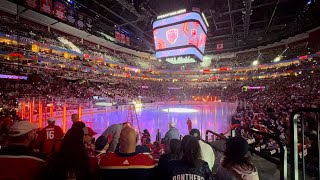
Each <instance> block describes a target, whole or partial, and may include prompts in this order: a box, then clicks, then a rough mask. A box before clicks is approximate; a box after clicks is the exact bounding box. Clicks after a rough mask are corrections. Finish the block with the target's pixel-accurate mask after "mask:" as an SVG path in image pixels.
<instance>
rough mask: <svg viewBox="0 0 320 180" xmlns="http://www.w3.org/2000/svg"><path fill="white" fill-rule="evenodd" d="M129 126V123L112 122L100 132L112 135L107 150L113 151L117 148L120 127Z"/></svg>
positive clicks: (104, 134)
mask: <svg viewBox="0 0 320 180" xmlns="http://www.w3.org/2000/svg"><path fill="white" fill-rule="evenodd" d="M127 126H130V123H128V122H125V123H119V124H113V125H111V126H109V127H108V128H107V129H106V130H105V131H104V132H103V133H102V134H101V136H109V135H111V136H112V141H111V143H110V146H109V149H108V151H110V152H114V151H115V150H116V148H117V145H118V142H119V137H120V133H121V129H122V128H124V127H127Z"/></svg>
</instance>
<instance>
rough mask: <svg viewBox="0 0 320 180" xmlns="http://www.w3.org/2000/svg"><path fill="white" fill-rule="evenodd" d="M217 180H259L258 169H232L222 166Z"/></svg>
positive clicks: (237, 166) (236, 167)
mask: <svg viewBox="0 0 320 180" xmlns="http://www.w3.org/2000/svg"><path fill="white" fill-rule="evenodd" d="M215 177H216V180H259V175H258V171H257V169H256V168H254V169H251V168H249V167H242V166H239V165H235V166H233V167H232V168H230V169H227V168H224V167H222V166H220V167H219V168H218V169H217V173H216V176H215Z"/></svg>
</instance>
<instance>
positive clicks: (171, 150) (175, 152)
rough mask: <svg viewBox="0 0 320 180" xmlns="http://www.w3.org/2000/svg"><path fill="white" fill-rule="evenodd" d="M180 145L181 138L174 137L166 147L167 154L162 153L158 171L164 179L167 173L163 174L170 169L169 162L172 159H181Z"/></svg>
mask: <svg viewBox="0 0 320 180" xmlns="http://www.w3.org/2000/svg"><path fill="white" fill-rule="evenodd" d="M180 145H181V141H180V140H179V139H172V140H171V141H170V143H169V146H168V147H167V148H166V152H165V154H162V155H161V156H160V159H159V163H158V172H159V177H161V178H160V179H163V178H164V177H165V175H164V174H163V173H164V172H166V170H167V169H168V162H169V161H171V160H177V159H180Z"/></svg>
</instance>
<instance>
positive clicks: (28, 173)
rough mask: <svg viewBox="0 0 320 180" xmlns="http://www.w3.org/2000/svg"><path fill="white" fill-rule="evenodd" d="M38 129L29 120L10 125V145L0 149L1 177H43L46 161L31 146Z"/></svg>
mask: <svg viewBox="0 0 320 180" xmlns="http://www.w3.org/2000/svg"><path fill="white" fill-rule="evenodd" d="M37 129H38V127H37V126H36V125H34V124H32V123H30V122H28V121H19V122H16V123H14V124H13V125H12V126H11V127H10V129H9V132H8V134H9V143H8V147H5V148H3V149H1V151H0V169H1V173H0V179H43V175H44V174H43V172H44V171H43V170H44V165H45V164H44V161H43V160H42V159H39V158H37V157H36V155H35V153H34V152H33V151H32V148H31V147H30V146H31V143H32V142H33V141H34V139H35V136H36V130H37Z"/></svg>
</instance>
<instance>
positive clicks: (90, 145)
mask: <svg viewBox="0 0 320 180" xmlns="http://www.w3.org/2000/svg"><path fill="white" fill-rule="evenodd" d="M83 133H84V137H83V140H84V145H85V147H86V149H87V151H88V152H93V151H94V150H95V145H94V139H93V136H94V135H96V134H97V133H96V132H94V131H93V130H92V129H91V128H89V127H84V128H83Z"/></svg>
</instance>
